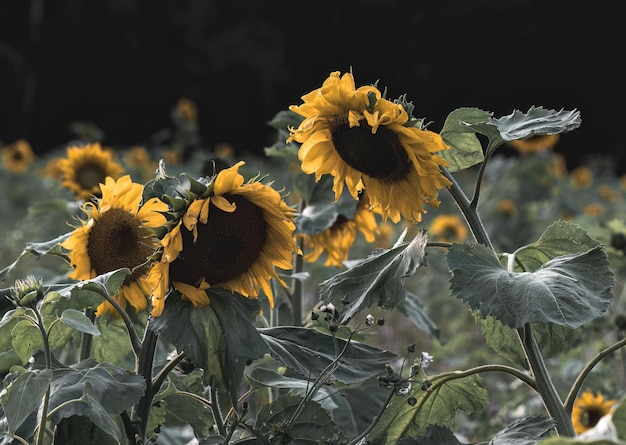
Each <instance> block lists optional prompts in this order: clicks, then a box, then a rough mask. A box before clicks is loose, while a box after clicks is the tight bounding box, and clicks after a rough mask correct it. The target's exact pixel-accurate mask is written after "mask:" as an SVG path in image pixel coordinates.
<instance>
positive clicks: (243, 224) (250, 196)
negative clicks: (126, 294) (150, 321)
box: [151, 161, 297, 316]
mask: <svg viewBox="0 0 626 445" xmlns="http://www.w3.org/2000/svg"><path fill="white" fill-rule="evenodd" d="M244 164H245V162H244V161H240V162H238V163H237V164H235V165H234V166H232V167H230V168H227V169H224V170H221V171H220V172H219V173H218V174H217V175H216V176H215V178H214V180H213V182H212V184H210V185H209V187H208V188H207V190H211V187H212V191H210V193H208V196H207V197H205V198H201V196H202V195H199V197H198V198H196V199H193V200H192V201H191V203H190V204H189V205H188V206H187V208H186V209H185V210H184V211H183V213H182V217H181V218H180V221H179V222H178V223H177V224H176V225H175V226H174V227H173V229H172V230H170V231H169V232H168V233H167V234H165V236H164V237H163V239H162V240H161V245H162V255H161V261H160V262H159V263H158V264H157V265H156V267H155V268H154V269H153V270H152V272H151V275H154V276H156V277H157V278H156V279H157V280H158V281H159V285H158V286H157V288H156V289H155V290H154V292H153V299H152V307H153V309H152V315H153V316H159V315H160V314H161V312H162V311H163V307H164V299H165V296H166V295H167V293H168V292H169V289H170V283H171V285H172V286H173V287H174V288H175V289H176V290H178V291H179V292H180V293H181V294H182V295H183V297H184V298H186V299H187V300H189V301H191V303H192V304H193V305H194V307H201V306H204V305H206V304H208V303H209V298H208V295H207V293H206V292H205V291H206V289H208V288H209V287H211V286H218V287H221V288H225V289H229V290H231V291H234V292H238V293H240V294H241V295H243V296H246V297H252V298H258V296H259V287H260V288H261V289H262V290H263V292H264V293H265V295H266V296H267V298H268V300H269V303H270V306H272V307H273V305H274V296H273V293H272V289H271V286H270V279H271V278H274V279H275V280H276V281H277V282H278V283H280V284H281V285H283V286H287V285H286V283H285V282H284V281H283V280H282V279H280V278H279V276H278V275H277V272H276V270H275V269H274V267H278V268H281V269H284V270H288V269H291V268H292V259H293V253H294V251H297V247H296V245H295V241H294V239H293V232H294V231H295V213H296V210H295V209H293V208H291V207H289V206H288V205H287V204H286V203H285V202H284V201H283V200H282V197H281V195H280V194H279V193H278V192H277V191H276V190H274V189H272V188H271V187H270V186H269V185H265V184H262V183H261V182H258V181H252V182H248V183H246V184H244V178H243V176H242V175H241V174H240V173H239V167H241V166H242V165H244Z"/></svg>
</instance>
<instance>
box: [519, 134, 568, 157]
mask: <svg viewBox="0 0 626 445" xmlns="http://www.w3.org/2000/svg"><path fill="white" fill-rule="evenodd" d="M560 138H561V135H560V134H558V133H557V134H541V135H536V136H532V137H529V138H526V139H516V140H513V141H509V145H511V146H512V147H513V148H514V149H515V150H517V151H518V152H519V153H521V154H523V155H530V154H534V153H539V152H540V151H547V150H552V149H553V148H554V146H555V145H556V143H557V142H559V139H560Z"/></svg>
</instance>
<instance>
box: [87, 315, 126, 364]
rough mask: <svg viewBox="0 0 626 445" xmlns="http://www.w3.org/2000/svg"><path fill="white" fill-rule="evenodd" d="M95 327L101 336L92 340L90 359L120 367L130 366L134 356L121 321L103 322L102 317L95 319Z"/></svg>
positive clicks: (116, 319) (115, 319) (118, 319)
mask: <svg viewBox="0 0 626 445" xmlns="http://www.w3.org/2000/svg"><path fill="white" fill-rule="evenodd" d="M96 327H97V329H98V331H99V332H100V333H101V334H102V335H100V336H97V337H94V338H93V339H92V343H91V357H93V358H94V359H96V360H97V361H98V362H100V363H112V364H114V365H117V366H120V367H126V366H129V365H131V364H132V363H133V362H134V355H133V354H132V346H131V343H130V338H129V336H128V330H127V328H126V324H125V323H124V322H123V321H122V319H121V318H112V319H110V320H104V319H103V317H97V318H96Z"/></svg>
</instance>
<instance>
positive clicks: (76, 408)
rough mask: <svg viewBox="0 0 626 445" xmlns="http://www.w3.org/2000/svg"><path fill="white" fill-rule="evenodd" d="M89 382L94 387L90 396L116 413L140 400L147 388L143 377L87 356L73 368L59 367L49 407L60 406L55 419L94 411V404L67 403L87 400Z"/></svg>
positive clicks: (57, 421) (54, 416)
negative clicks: (85, 388)
mask: <svg viewBox="0 0 626 445" xmlns="http://www.w3.org/2000/svg"><path fill="white" fill-rule="evenodd" d="M86 383H90V384H91V385H92V387H93V392H90V395H89V397H90V400H97V401H98V403H99V404H100V405H102V408H103V409H104V411H105V412H107V413H115V414H119V413H121V412H123V411H124V410H126V409H128V408H130V407H132V406H133V405H134V404H135V403H137V402H138V401H139V399H140V398H141V396H142V395H143V394H144V392H145V389H146V382H145V380H144V379H143V377H141V376H138V375H135V374H131V373H130V372H128V371H127V370H126V369H124V368H120V367H118V366H115V365H112V364H109V363H96V362H95V361H93V360H86V361H83V362H80V363H78V364H77V365H76V366H75V367H72V368H62V369H56V370H54V378H53V380H52V386H51V392H50V393H51V396H50V410H51V411H52V410H54V409H56V408H59V409H58V410H57V411H56V412H55V413H54V414H53V415H52V417H51V420H52V422H53V423H55V424H58V423H59V422H60V421H61V419H63V418H64V417H70V416H75V415H78V416H90V415H91V409H92V406H91V405H89V404H87V403H67V404H66V403H65V402H68V401H70V400H79V399H80V400H84V399H83V388H84V386H85V384H86ZM61 405H63V406H61Z"/></svg>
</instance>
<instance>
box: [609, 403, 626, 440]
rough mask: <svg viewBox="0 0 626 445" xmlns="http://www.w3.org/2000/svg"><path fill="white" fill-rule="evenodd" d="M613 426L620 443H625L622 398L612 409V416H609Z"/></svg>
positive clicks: (625, 431) (624, 404)
mask: <svg viewBox="0 0 626 445" xmlns="http://www.w3.org/2000/svg"><path fill="white" fill-rule="evenodd" d="M611 419H612V420H613V425H615V433H616V434H617V438H618V439H619V440H622V441H626V399H625V398H623V397H622V399H621V400H619V401H618V402H617V405H616V406H615V408H613V414H612V416H611Z"/></svg>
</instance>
